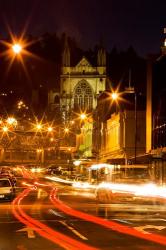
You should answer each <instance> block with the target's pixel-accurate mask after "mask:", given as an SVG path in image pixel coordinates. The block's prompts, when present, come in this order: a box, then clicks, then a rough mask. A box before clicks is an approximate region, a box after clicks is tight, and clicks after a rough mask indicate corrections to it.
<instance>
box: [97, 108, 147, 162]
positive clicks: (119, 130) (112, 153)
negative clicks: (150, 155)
mask: <svg viewBox="0 0 166 250" xmlns="http://www.w3.org/2000/svg"><path fill="white" fill-rule="evenodd" d="M135 122H136V121H135V112H134V111H131V110H124V111H122V112H117V113H114V114H112V115H111V117H110V119H108V120H107V121H106V122H104V123H102V126H101V148H100V152H99V158H100V160H101V161H104V162H111V163H122V164H124V163H134V162H135V160H137V162H138V159H139V157H140V156H142V155H144V154H145V147H146V130H145V128H146V125H145V111H137V132H136V130H135V129H136V123H135Z"/></svg>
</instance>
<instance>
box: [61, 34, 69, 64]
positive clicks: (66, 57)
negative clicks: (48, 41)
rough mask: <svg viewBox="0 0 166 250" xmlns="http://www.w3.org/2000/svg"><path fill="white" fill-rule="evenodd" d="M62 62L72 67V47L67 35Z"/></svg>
mask: <svg viewBox="0 0 166 250" xmlns="http://www.w3.org/2000/svg"><path fill="white" fill-rule="evenodd" d="M62 64H63V67H64V68H65V67H70V49H69V45H68V39H67V37H66V36H65V46H64V51H63V54H62Z"/></svg>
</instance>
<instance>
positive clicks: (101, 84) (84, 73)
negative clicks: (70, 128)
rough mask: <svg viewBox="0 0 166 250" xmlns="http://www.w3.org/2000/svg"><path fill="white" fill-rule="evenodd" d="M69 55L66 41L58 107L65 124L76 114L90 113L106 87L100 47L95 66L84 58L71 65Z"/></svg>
mask: <svg viewBox="0 0 166 250" xmlns="http://www.w3.org/2000/svg"><path fill="white" fill-rule="evenodd" d="M70 54H71V53H70V48H69V45H68V42H67V40H66V42H65V48H64V51H63V55H62V74H61V76H60V106H61V112H62V114H63V120H64V122H65V123H68V122H69V121H70V120H71V119H72V116H73V114H74V113H76V112H77V113H80V112H86V113H92V112H93V110H94V109H95V108H96V106H97V97H98V95H99V94H100V93H102V92H103V91H104V90H105V86H106V52H105V50H104V49H103V48H102V47H101V48H100V49H99V50H98V54H97V63H96V65H92V63H91V62H90V61H89V59H88V58H86V57H85V56H83V57H82V58H81V59H80V60H79V61H78V62H77V63H76V64H74V65H73V64H72V60H71V59H70V58H71V55H70Z"/></svg>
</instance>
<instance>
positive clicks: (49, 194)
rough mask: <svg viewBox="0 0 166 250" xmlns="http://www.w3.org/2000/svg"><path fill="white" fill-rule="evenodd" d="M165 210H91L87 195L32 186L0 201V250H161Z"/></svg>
mask: <svg viewBox="0 0 166 250" xmlns="http://www.w3.org/2000/svg"><path fill="white" fill-rule="evenodd" d="M26 182H27V184H28V183H29V181H28V180H27V181H26ZM30 184H31V185H32V184H33V180H32V179H31V181H30ZM48 184H49V186H47V185H48ZM165 208H166V206H164V205H151V204H146V205H145V204H141V205H139V204H112V205H106V204H97V203H96V201H95V198H94V194H93V193H92V192H88V191H83V190H77V189H73V188H72V187H70V186H67V185H62V184H58V183H53V182H50V183H49V182H48V181H47V182H43V180H38V183H37V184H36V188H35V189H34V187H33V186H24V188H21V189H18V192H17V197H16V198H15V200H14V201H13V203H11V202H4V201H1V203H0V250H56V249H71V250H73V249H76V250H78V249H82V250H86V249H87V250H88V249H89V250H90V249H91V250H92V249H104V250H107V249H110V250H111V249H112V250H116V249H118V250H121V249H123V250H152V249H153V250H164V249H166V212H165V211H166V209H165Z"/></svg>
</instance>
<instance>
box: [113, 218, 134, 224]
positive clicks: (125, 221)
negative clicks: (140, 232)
mask: <svg viewBox="0 0 166 250" xmlns="http://www.w3.org/2000/svg"><path fill="white" fill-rule="evenodd" d="M113 220H115V221H119V222H122V223H126V224H133V223H132V222H129V221H127V220H121V219H113Z"/></svg>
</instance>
